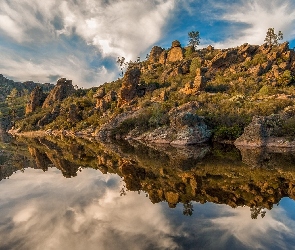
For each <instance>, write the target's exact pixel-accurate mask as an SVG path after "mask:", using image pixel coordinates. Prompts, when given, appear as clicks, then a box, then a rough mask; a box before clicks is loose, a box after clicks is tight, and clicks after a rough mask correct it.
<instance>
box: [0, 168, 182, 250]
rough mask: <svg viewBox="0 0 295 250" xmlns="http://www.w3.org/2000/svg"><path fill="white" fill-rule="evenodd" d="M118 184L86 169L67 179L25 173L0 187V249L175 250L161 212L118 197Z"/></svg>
mask: <svg viewBox="0 0 295 250" xmlns="http://www.w3.org/2000/svg"><path fill="white" fill-rule="evenodd" d="M24 175H25V177H24ZM32 180H36V181H32ZM120 180H121V179H120V177H119V176H116V175H103V174H102V173H100V172H99V171H96V170H92V169H88V170H87V169H86V170H83V171H82V172H81V173H79V175H78V176H77V177H75V178H72V179H65V178H64V177H63V176H62V175H61V174H60V173H59V171H57V170H56V169H49V171H48V172H46V173H43V172H42V171H40V170H33V169H26V170H25V172H24V174H22V173H21V172H18V173H16V174H14V175H13V176H11V177H10V179H9V180H3V181H1V182H0V187H2V188H1V190H3V192H1V198H0V211H1V218H0V242H1V243H0V245H1V246H0V247H4V246H6V247H7V248H22V249H73V250H75V249H152V248H154V249H176V248H177V244H176V243H175V242H174V240H173V236H175V235H176V234H177V232H176V230H175V229H173V228H172V227H173V226H172V225H170V223H169V220H168V219H167V218H166V216H165V215H164V214H163V212H162V209H161V206H160V205H158V206H155V205H153V204H150V201H149V199H148V198H146V197H145V196H144V194H142V195H138V194H137V193H134V192H128V194H127V195H126V196H124V197H121V196H120V193H119V190H120V185H121V183H120ZM4 187H5V188H4ZM147 206H148V207H149V209H148V210H147V209H146V208H147ZM7 230H8V231H9V233H8V231H7ZM3 244H4V245H3ZM5 244H6V245H5ZM13 244H16V245H13ZM9 246H10V247H9ZM11 246H13V247H11Z"/></svg>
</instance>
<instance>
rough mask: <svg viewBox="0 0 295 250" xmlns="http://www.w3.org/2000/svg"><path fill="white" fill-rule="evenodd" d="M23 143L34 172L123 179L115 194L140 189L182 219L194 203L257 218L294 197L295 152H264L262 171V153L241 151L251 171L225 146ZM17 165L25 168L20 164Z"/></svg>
mask: <svg viewBox="0 0 295 250" xmlns="http://www.w3.org/2000/svg"><path fill="white" fill-rule="evenodd" d="M26 140H29V141H28V142H25V143H27V145H29V148H30V150H29V152H30V154H29V155H30V159H31V160H32V162H34V164H33V167H36V168H42V169H46V168H47V166H49V165H54V166H56V167H57V168H58V169H60V170H61V171H62V173H63V175H64V176H66V177H73V176H75V175H76V174H77V172H79V171H80V170H81V169H82V168H83V169H84V168H94V169H99V170H101V172H102V173H104V174H107V173H114V174H117V175H119V176H120V177H122V179H123V180H124V183H122V185H121V187H120V189H119V190H118V191H119V192H120V195H121V196H125V195H126V192H127V191H138V190H142V191H143V192H144V193H146V195H147V196H148V197H149V199H150V200H151V202H152V203H159V202H162V201H165V202H167V204H168V205H169V206H170V207H176V205H177V204H178V203H183V204H184V205H183V214H184V215H186V216H189V215H192V213H193V211H194V210H193V206H192V202H194V201H195V202H200V203H206V202H214V203H217V204H227V205H229V206H231V207H238V206H248V207H251V217H252V218H253V219H255V218H257V217H258V216H261V217H264V216H265V211H264V209H263V208H266V209H271V208H272V206H273V204H276V203H278V202H279V201H280V199H281V198H282V197H291V198H292V199H294V197H295V177H293V176H295V170H294V162H295V153H293V154H279V153H276V154H274V153H268V154H267V159H269V160H268V161H267V164H266V163H265V162H266V161H263V162H264V163H265V164H266V167H261V165H258V164H256V163H257V161H258V162H261V161H260V160H261V157H260V155H261V154H262V153H263V152H262V153H261V152H260V151H259V152H257V153H256V151H253V150H251V151H249V152H248V151H247V152H242V156H243V160H244V161H245V159H248V161H246V162H245V163H247V164H249V165H251V164H252V165H251V166H260V167H256V168H251V167H250V166H248V165H246V164H244V163H242V161H241V159H240V154H239V152H237V149H232V148H227V147H216V146H215V147H214V148H213V149H212V148H211V149H210V148H208V146H206V147H205V148H202V147H186V148H172V149H171V147H168V146H166V147H162V148H161V146H159V145H158V146H146V145H143V144H141V143H137V142H134V141H132V142H130V143H128V144H127V142H120V144H118V143H116V144H105V143H101V142H98V141H87V140H85V139H82V138H75V139H70V138H67V137H65V138H63V139H62V140H60V139H58V138H56V137H49V138H43V139H38V140H32V139H26ZM125 144H127V145H125ZM17 151H20V150H17V149H15V152H17ZM263 155H264V154H263ZM245 156H247V157H245ZM12 159H13V158H12ZM262 159H265V157H263V158H262ZM13 161H14V162H15V161H17V160H13ZM19 162H20V163H21V166H24V165H28V164H24V162H23V159H22V160H19ZM14 165H16V164H14ZM263 166H265V165H263ZM18 169H20V168H18ZM123 185H124V186H123ZM122 186H123V187H122Z"/></svg>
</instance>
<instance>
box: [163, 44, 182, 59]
mask: <svg viewBox="0 0 295 250" xmlns="http://www.w3.org/2000/svg"><path fill="white" fill-rule="evenodd" d="M183 58H184V55H183V51H182V48H181V47H174V48H172V49H170V51H169V52H168V55H167V62H177V61H181V60H183Z"/></svg>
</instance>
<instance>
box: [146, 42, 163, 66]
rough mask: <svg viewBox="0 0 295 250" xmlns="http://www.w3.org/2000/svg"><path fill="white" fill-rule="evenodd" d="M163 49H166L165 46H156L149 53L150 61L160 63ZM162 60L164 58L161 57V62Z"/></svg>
mask: <svg viewBox="0 0 295 250" xmlns="http://www.w3.org/2000/svg"><path fill="white" fill-rule="evenodd" d="M163 51H164V49H163V48H161V47H159V46H154V47H153V48H152V50H151V52H150V55H149V62H150V63H158V62H159V60H160V57H161V55H162V53H163ZM162 61H163V58H161V62H162Z"/></svg>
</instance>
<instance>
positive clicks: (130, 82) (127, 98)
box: [118, 68, 140, 106]
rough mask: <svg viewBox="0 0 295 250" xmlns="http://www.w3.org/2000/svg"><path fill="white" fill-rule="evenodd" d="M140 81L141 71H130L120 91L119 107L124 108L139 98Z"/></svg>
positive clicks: (136, 69)
mask: <svg viewBox="0 0 295 250" xmlns="http://www.w3.org/2000/svg"><path fill="white" fill-rule="evenodd" d="M139 80H140V70H139V69H138V68H131V69H128V70H127V72H126V73H125V75H124V77H123V81H122V87H121V89H120V91H119V100H118V106H123V105H125V104H127V103H129V102H131V101H132V100H133V99H134V98H135V97H136V96H137V87H138V84H139Z"/></svg>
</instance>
